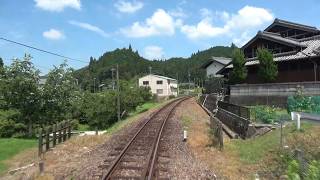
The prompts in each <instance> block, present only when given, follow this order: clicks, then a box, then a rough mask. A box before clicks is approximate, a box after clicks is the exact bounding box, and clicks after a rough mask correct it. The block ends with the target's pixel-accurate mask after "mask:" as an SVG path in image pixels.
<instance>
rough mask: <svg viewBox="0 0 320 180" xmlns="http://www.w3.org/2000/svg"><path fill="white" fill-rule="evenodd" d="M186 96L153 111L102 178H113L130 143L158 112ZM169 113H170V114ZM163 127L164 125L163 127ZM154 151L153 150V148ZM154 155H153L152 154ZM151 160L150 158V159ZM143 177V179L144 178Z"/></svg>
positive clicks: (104, 179)
mask: <svg viewBox="0 0 320 180" xmlns="http://www.w3.org/2000/svg"><path fill="white" fill-rule="evenodd" d="M185 99H186V98H179V99H176V100H173V101H171V102H170V103H168V104H166V105H165V106H163V107H162V108H161V109H159V110H157V111H156V112H155V113H153V114H152V115H151V117H150V118H149V119H148V120H147V121H146V122H145V123H144V124H143V125H142V126H141V128H140V129H139V130H138V131H137V133H136V134H135V135H134V136H133V137H132V138H131V140H130V141H129V142H128V143H127V145H126V146H125V148H124V149H123V150H122V151H121V152H120V155H119V156H118V157H117V158H116V160H114V161H113V163H112V164H111V165H110V167H109V168H108V170H107V173H106V174H105V175H103V177H102V179H103V180H107V179H110V178H111V175H112V174H113V173H114V171H115V170H116V168H117V167H118V166H119V162H120V161H121V160H122V159H123V157H124V155H125V154H126V152H127V150H128V148H129V147H130V145H131V144H132V143H133V142H134V140H135V139H136V137H137V136H138V135H139V134H140V133H141V131H142V130H143V129H144V128H145V126H146V125H147V124H148V123H149V122H150V121H151V120H152V119H153V118H154V117H155V116H156V115H158V114H160V113H161V111H162V110H164V109H166V108H167V107H169V106H170V105H172V104H174V103H175V102H177V101H180V102H182V101H184V100H185ZM180 102H179V103H177V104H176V105H175V106H174V107H172V110H171V111H170V113H171V112H172V111H173V109H174V108H175V107H176V106H177V105H178V104H180ZM170 113H168V114H170ZM168 117H169V116H168V115H167V116H166V119H167V118H168ZM161 129H163V127H162V128H161ZM151 152H152V150H151ZM152 157H153V156H152ZM149 161H150V160H149ZM148 170H149V167H147V172H146V173H148ZM142 177H144V178H145V177H146V176H142ZM144 178H142V179H144Z"/></svg>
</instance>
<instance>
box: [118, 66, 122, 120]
mask: <svg viewBox="0 0 320 180" xmlns="http://www.w3.org/2000/svg"><path fill="white" fill-rule="evenodd" d="M117 107H118V121H120V120H121V115H120V83H119V66H118V64H117Z"/></svg>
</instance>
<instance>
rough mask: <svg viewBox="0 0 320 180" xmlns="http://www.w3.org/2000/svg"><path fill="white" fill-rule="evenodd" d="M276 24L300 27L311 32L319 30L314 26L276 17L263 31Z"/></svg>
mask: <svg viewBox="0 0 320 180" xmlns="http://www.w3.org/2000/svg"><path fill="white" fill-rule="evenodd" d="M276 25H280V26H289V27H294V28H297V29H302V30H306V31H312V32H318V31H319V30H318V29H317V28H316V27H314V26H308V25H304V24H299V23H294V22H290V21H285V20H282V19H278V18H276V19H275V20H274V22H273V23H272V24H271V25H270V26H269V27H267V28H266V29H265V31H268V30H270V29H271V28H272V27H274V26H276Z"/></svg>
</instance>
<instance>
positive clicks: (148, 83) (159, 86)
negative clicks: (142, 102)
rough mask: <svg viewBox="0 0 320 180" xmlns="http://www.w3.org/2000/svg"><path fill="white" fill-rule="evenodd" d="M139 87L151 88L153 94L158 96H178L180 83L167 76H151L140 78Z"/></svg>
mask: <svg viewBox="0 0 320 180" xmlns="http://www.w3.org/2000/svg"><path fill="white" fill-rule="evenodd" d="M139 86H143V87H150V89H151V92H152V94H157V95H158V96H170V95H174V96H177V95H178V82H177V80H176V79H172V78H169V77H165V76H159V75H155V74H149V75H146V76H143V77H141V78H139Z"/></svg>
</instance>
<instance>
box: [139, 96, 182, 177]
mask: <svg viewBox="0 0 320 180" xmlns="http://www.w3.org/2000/svg"><path fill="white" fill-rule="evenodd" d="M186 99H188V98H182V99H181V100H180V101H179V102H178V103H177V104H176V105H175V106H174V107H173V108H172V109H171V110H170V112H169V113H168V114H167V116H166V118H165V120H164V121H163V123H162V125H161V129H160V131H159V134H158V137H157V141H156V142H155V143H154V145H153V151H152V152H153V153H152V158H151V157H150V159H151V164H150V162H149V165H148V167H149V169H148V174H147V173H146V174H144V176H143V177H147V175H148V178H147V179H148V180H151V179H152V176H153V171H154V166H155V162H156V158H157V154H158V148H159V144H160V139H161V135H162V131H163V129H164V126H165V125H166V122H167V120H168V119H169V118H170V116H171V114H172V112H173V111H174V110H175V108H176V107H177V106H179V104H181V103H182V102H183V101H185V100H186Z"/></svg>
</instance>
